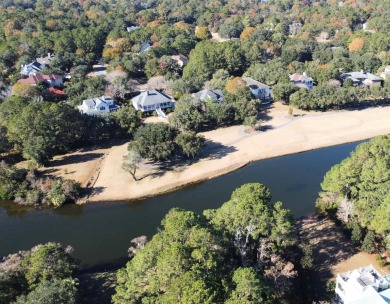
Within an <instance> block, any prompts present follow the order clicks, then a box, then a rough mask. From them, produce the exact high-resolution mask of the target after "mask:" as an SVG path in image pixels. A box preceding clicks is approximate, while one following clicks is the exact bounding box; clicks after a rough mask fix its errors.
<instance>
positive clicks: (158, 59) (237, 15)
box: [0, 0, 390, 165]
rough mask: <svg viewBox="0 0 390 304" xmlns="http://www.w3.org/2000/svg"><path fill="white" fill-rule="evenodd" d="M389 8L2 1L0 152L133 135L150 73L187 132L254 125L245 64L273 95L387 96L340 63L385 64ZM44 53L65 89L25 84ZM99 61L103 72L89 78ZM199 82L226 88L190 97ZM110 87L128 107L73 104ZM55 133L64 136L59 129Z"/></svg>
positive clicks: (35, 152)
mask: <svg viewBox="0 0 390 304" xmlns="http://www.w3.org/2000/svg"><path fill="white" fill-rule="evenodd" d="M389 13H390V4H389V2H388V1H385V0H376V1H369V0H348V1H333V0H326V1H325V0H305V1H301V0H299V1H298V0H297V1H288V0H269V1H260V2H256V1H252V0H247V1H246V0H244V1H235V0H230V1H228V0H215V1H199V0H191V1H161V0H153V1H152V0H151V1H123V0H122V1H121V0H116V1H99V0H94V1H77V2H76V1H61V0H54V1H45V0H42V1H41V0H40V1H34V0H24V1H16V0H15V1H13V0H7V1H2V3H1V4H0V102H2V101H4V100H6V101H8V103H5V104H4V105H1V109H0V117H1V119H0V151H1V152H8V151H10V150H13V151H17V152H21V153H23V155H24V157H25V158H27V159H31V160H33V161H35V162H36V163H38V164H40V165H42V164H46V163H47V162H48V161H49V160H50V159H51V157H52V156H53V155H55V154H58V153H64V152H66V151H69V150H70V149H74V148H79V147H81V146H83V145H90V144H96V143H102V142H106V141H109V140H112V139H113V138H118V136H125V137H127V138H130V139H131V138H132V135H133V134H134V132H135V130H136V129H137V128H138V126H140V125H141V121H140V119H139V117H142V116H143V114H142V113H136V112H135V111H134V110H133V109H132V107H131V105H128V103H129V96H132V95H131V94H133V93H134V91H136V90H137V84H139V83H145V82H147V86H148V87H150V88H154V89H158V90H160V91H163V92H165V93H167V94H169V95H170V96H173V97H174V98H175V99H176V100H177V101H178V102H177V111H176V113H174V114H173V115H172V116H171V117H170V124H171V125H172V126H173V127H175V128H177V129H179V130H181V131H186V132H187V131H192V132H198V131H202V130H208V129H212V128H216V127H220V126H225V125H231V124H237V123H238V124H241V123H244V124H245V125H249V126H253V127H255V126H256V122H257V121H256V117H257V116H258V114H259V112H261V107H259V102H258V100H256V99H254V98H253V97H252V95H251V93H250V91H249V89H248V88H247V87H245V86H240V85H239V84H240V81H241V82H242V80H241V77H242V76H243V75H244V76H250V77H252V78H253V79H254V80H256V81H260V82H262V83H265V84H267V85H269V86H271V87H272V95H273V99H274V100H275V101H283V102H285V103H290V104H291V105H293V106H295V107H298V108H302V109H316V110H328V109H339V108H346V107H356V106H359V105H360V104H361V103H364V105H365V106H366V105H375V104H378V103H386V102H387V101H388V96H389V92H390V91H389V90H390V86H389V83H390V82H389V81H381V85H379V86H372V87H367V86H354V85H352V84H351V81H343V79H342V78H341V74H342V73H345V72H351V71H360V70H364V71H366V72H370V73H373V74H376V75H379V73H381V72H383V71H384V69H385V67H386V66H388V65H390V35H389V29H390V24H389V20H388V18H386V16H387V15H388V14H389ZM215 33H218V35H217V38H215V35H216V34H215ZM218 37H219V38H218ZM211 38H212V39H211ZM216 41H223V42H216ZM145 44H146V45H148V46H151V47H150V48H149V49H148V51H142V49H143V47H144V45H145ZM47 54H52V55H53V56H52V57H51V61H50V65H48V66H46V67H45V68H44V69H43V70H42V71H41V72H40V73H41V74H50V73H53V74H58V75H63V76H65V75H67V77H68V78H67V80H66V81H65V82H64V84H63V85H61V86H60V87H59V88H58V89H59V90H63V94H64V95H60V96H57V95H55V92H56V91H55V90H54V91H53V90H51V91H50V90H48V88H47V87H46V86H45V85H43V84H38V85H36V86H31V85H28V84H24V83H17V81H18V80H19V79H21V78H23V75H21V74H20V73H21V66H22V65H26V64H28V63H30V62H32V61H33V60H35V58H38V57H42V56H43V57H44V56H46V55H47ZM175 54H182V55H184V56H187V57H188V58H189V61H188V64H187V65H185V66H180V65H178V64H177V62H176V61H174V60H173V59H172V58H171V56H172V55H175ZM98 61H99V62H100V63H102V64H106V65H107V76H106V77H105V78H104V77H94V78H87V77H86V75H87V74H88V72H90V71H91V70H92V65H93V64H95V63H97V62H98ZM304 72H306V73H308V75H310V76H311V77H312V78H313V79H314V88H313V90H312V91H308V90H306V89H302V88H299V87H297V86H294V85H292V84H290V80H289V75H291V74H293V73H304ZM202 88H208V89H212V90H215V89H218V90H222V91H223V93H224V96H225V98H224V100H225V101H224V103H216V102H212V100H207V101H205V102H199V101H197V100H194V98H192V97H191V96H189V94H191V93H193V92H196V91H198V90H200V89H202ZM53 92H54V93H53ZM103 94H108V95H111V96H112V97H113V98H114V99H115V100H116V101H117V102H118V103H119V104H120V105H122V106H123V109H122V108H121V110H120V111H119V113H118V114H117V115H112V116H113V117H104V118H102V117H100V118H99V117H95V118H94V119H90V118H86V117H82V115H79V114H78V113H76V112H77V110H76V109H75V106H77V105H80V104H81V102H82V100H83V99H86V98H93V97H97V96H101V95H103ZM16 99H17V101H16ZM15 101H16V103H15ZM63 101H65V103H66V105H65V104H62V103H63ZM45 102H46V103H45ZM47 102H49V103H50V104H47ZM3 103H4V102H3ZM11 104H12V105H11ZM9 108H12V109H13V111H10V110H8V109H9ZM4 111H5V113H4ZM13 113H21V117H18V115H13ZM31 113H36V114H37V118H36V119H30V118H29V115H30V114H31ZM51 116H55V119H54V118H53V117H51ZM69 116H72V117H74V118H75V119H73V120H72V121H69V120H68V119H67V117H69ZM137 116H138V117H137ZM41 117H42V118H43V117H46V118H47V117H50V120H55V121H54V122H50V124H53V127H52V128H48V130H47V131H43V128H44V125H45V123H43V122H42V120H41V119H40V118H41ZM26 121H28V122H29V125H28V126H24V124H25V122H26ZM19 125H20V126H23V127H22V128H15V126H19ZM54 126H55V127H54ZM64 130H66V131H64ZM57 132H61V134H63V136H62V137H63V139H58V138H53V136H55V134H58V133H57ZM26 134H28V136H26Z"/></svg>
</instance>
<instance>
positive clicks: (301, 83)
mask: <svg viewBox="0 0 390 304" xmlns="http://www.w3.org/2000/svg"><path fill="white" fill-rule="evenodd" d="M289 77H290V83H292V84H294V85H296V86H298V87H300V88H304V89H307V90H309V91H311V90H313V78H311V77H310V76H309V75H307V74H306V72H303V74H298V73H294V74H292V75H290V76H289Z"/></svg>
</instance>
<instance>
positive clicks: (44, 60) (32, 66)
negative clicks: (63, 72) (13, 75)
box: [20, 53, 53, 76]
mask: <svg viewBox="0 0 390 304" xmlns="http://www.w3.org/2000/svg"><path fill="white" fill-rule="evenodd" d="M52 59H53V55H52V54H50V53H48V54H47V56H46V57H40V58H36V59H35V60H34V61H33V62H31V63H29V64H26V65H23V64H22V66H21V70H20V74H21V75H23V76H35V75H36V74H37V73H39V72H40V71H42V70H43V69H44V68H45V67H47V66H49V65H50V62H51V60H52Z"/></svg>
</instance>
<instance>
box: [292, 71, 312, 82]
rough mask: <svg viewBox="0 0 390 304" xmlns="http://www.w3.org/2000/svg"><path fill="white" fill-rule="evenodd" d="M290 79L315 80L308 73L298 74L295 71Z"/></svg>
mask: <svg viewBox="0 0 390 304" xmlns="http://www.w3.org/2000/svg"><path fill="white" fill-rule="evenodd" d="M290 80H291V81H310V80H313V78H311V77H310V76H309V75H307V74H306V73H303V75H302V74H298V73H294V74H292V75H290Z"/></svg>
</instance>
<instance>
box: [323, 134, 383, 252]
mask: <svg viewBox="0 0 390 304" xmlns="http://www.w3.org/2000/svg"><path fill="white" fill-rule="evenodd" d="M389 147H390V138H389V136H387V135H386V136H378V137H376V138H373V139H372V140H371V141H369V142H366V143H363V144H360V145H359V146H358V147H357V148H356V150H355V151H354V152H353V153H351V155H350V157H348V158H346V159H345V160H343V161H342V162H341V163H340V164H338V165H335V166H334V167H332V168H331V169H330V170H329V171H328V172H327V173H326V175H325V177H324V180H323V182H322V183H321V188H322V192H321V193H320V198H319V200H318V203H317V206H318V208H319V209H320V210H326V209H327V207H326V206H327V205H329V201H330V199H329V198H332V200H331V201H332V205H333V208H335V209H336V211H338V210H340V211H338V212H339V213H340V212H341V213H342V214H343V215H344V216H342V217H341V220H342V221H343V222H344V223H345V224H347V227H349V228H350V229H352V236H353V238H354V240H353V241H354V242H356V243H359V242H360V241H361V239H362V231H363V230H368V232H367V234H366V236H365V238H364V240H363V244H362V249H363V248H364V249H363V250H366V251H367V252H372V251H373V250H375V241H377V242H378V243H379V244H381V245H383V246H388V243H387V236H388V234H389V232H390V221H389V220H387V218H388V215H389V211H388V203H389V201H390V197H389V195H388V191H387V189H388V187H389V175H390V165H389V153H388V151H389V149H390V148H389ZM348 222H349V223H348ZM355 225H358V227H355Z"/></svg>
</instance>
